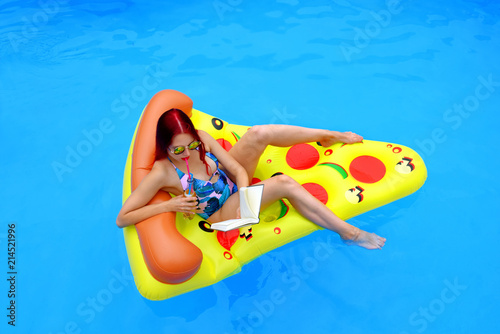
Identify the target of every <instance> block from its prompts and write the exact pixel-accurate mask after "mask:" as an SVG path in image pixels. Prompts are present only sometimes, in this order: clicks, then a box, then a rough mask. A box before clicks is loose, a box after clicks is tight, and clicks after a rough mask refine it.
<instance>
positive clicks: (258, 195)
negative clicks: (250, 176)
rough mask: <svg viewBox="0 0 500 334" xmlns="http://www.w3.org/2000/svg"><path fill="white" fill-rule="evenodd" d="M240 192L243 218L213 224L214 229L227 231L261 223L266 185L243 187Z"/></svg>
mask: <svg viewBox="0 0 500 334" xmlns="http://www.w3.org/2000/svg"><path fill="white" fill-rule="evenodd" d="M238 192H239V194H240V215H241V218H240V219H229V220H225V221H222V222H218V223H214V224H212V226H211V229H212V230H219V231H223V232H226V231H230V230H234V229H237V228H240V227H245V226H249V225H253V224H257V223H259V221H260V220H259V213H260V203H261V201H262V193H263V192H264V185H263V184H256V185H253V186H248V187H241V188H240V189H239V190H238Z"/></svg>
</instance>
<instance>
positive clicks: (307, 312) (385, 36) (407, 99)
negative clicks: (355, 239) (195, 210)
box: [0, 0, 500, 334]
mask: <svg viewBox="0 0 500 334" xmlns="http://www.w3.org/2000/svg"><path fill="white" fill-rule="evenodd" d="M499 19H500V5H499V3H498V2H492V1H480V0H475V1H472V0H469V1H464V0H458V1H439V2H435V1H430V0H423V1H414V0H408V1H405V0H402V1H397V0H394V1H387V2H386V1H373V2H363V1H359V0H356V1H354V0H331V1H327V0H321V1H320V0H312V1H302V0H270V1H263V0H259V1H246V0H210V1H190V2H189V1H184V2H177V1H162V2H160V1H158V2H154V1H148V2H143V1H141V2H139V1H118V0H117V1H98V0H93V1H92V0H91V1H68V0H39V1H1V2H0V22H2V24H1V26H0V27H1V30H0V36H1V37H0V43H1V44H0V78H1V80H0V91H1V95H0V142H1V145H0V149H1V157H2V159H1V164H0V166H1V167H0V168H1V174H0V175H1V176H0V180H1V200H2V206H1V208H2V214H1V219H0V264H1V265H0V282H1V283H0V296H2V297H1V298H0V303H1V304H0V309H1V310H2V314H0V315H1V317H0V319H2V320H1V323H0V328H1V332H2V333H46V334H48V333H52V334H56V333H108V332H120V333H139V332H141V333H143V332H144V333H245V334H248V333H276V332H278V331H279V332H280V333H281V332H284V333H304V332H313V333H363V334H365V333H384V334H386V333H396V334H407V333H497V332H498V321H497V320H496V317H497V315H498V313H499V311H500V307H499V305H500V289H498V287H497V284H498V282H499V281H500V265H499V264H500V263H499V260H498V250H497V244H498V241H497V240H498V238H499V237H500V233H499V232H500V229H499V223H500V221H499V218H498V213H499V212H498V206H497V203H496V202H497V201H498V199H499V197H500V196H499V190H498V189H499V186H500V182H499V181H498V171H497V167H498V165H499V163H500V161H499V157H498V147H497V146H496V143H497V142H498V141H499V139H500V138H499V131H498V125H499V116H498V115H499V111H500V65H499V62H498V60H496V61H495V59H498V54H499V51H500V22H499ZM167 88H168V89H176V90H179V91H182V92H184V93H186V94H187V95H189V96H190V97H191V98H192V99H193V100H194V104H195V108H197V109H200V110H202V111H205V112H207V113H209V114H213V115H217V116H219V117H220V118H222V119H225V120H227V121H229V122H231V123H237V124H245V125H252V124H264V123H286V124H295V125H304V126H311V127H328V128H331V129H337V130H342V131H348V130H351V131H355V132H357V133H359V134H362V135H363V136H364V137H365V138H367V139H372V140H379V141H388V142H395V143H399V144H402V145H406V146H410V147H412V148H414V149H415V150H417V151H418V152H419V153H420V154H421V155H422V157H423V158H424V160H425V162H426V164H427V168H428V179H427V182H426V183H425V185H424V186H423V187H422V189H420V190H419V191H418V192H417V193H415V194H413V195H411V196H409V197H407V198H405V199H402V200H400V201H397V202H395V203H392V204H389V205H386V206H384V207H382V208H380V209H377V210H374V211H371V212H368V213H366V214H364V215H362V216H358V217H356V218H354V219H352V220H351V221H350V222H351V223H353V224H355V225H357V226H359V227H361V228H363V229H366V230H369V231H373V232H376V233H377V234H379V235H382V236H385V237H386V238H387V239H388V241H387V244H386V246H385V248H384V249H383V250H381V251H366V250H363V249H360V248H353V247H348V246H344V245H343V244H342V243H341V242H340V241H339V238H338V236H337V235H335V234H334V233H331V232H328V231H320V232H315V233H313V234H311V235H309V236H307V237H305V238H302V239H300V240H298V241H295V242H293V243H291V244H288V245H286V246H284V247H282V248H279V249H277V250H275V251H272V252H270V253H268V254H266V255H264V256H262V257H260V258H259V259H257V260H255V261H254V262H252V263H250V264H248V265H247V266H245V267H244V268H243V271H242V272H241V273H239V274H237V275H234V276H232V277H230V278H228V279H226V280H224V281H222V282H219V283H217V284H215V285H213V286H210V287H207V288H204V289H200V290H197V291H193V292H190V293H187V294H184V295H181V296H178V297H175V298H172V299H168V300H165V301H160V302H152V301H149V300H146V299H144V298H143V297H141V296H140V294H139V293H138V291H137V289H136V287H135V285H134V283H133V280H132V277H131V271H130V267H129V264H128V259H127V255H126V250H125V245H124V241H123V235H122V231H121V230H120V229H118V228H117V227H116V226H115V218H116V215H117V213H118V211H119V209H120V207H121V186H122V176H123V169H124V163H125V159H126V154H127V151H128V148H129V143H130V140H131V136H132V134H133V131H134V128H135V126H136V123H137V120H138V118H139V115H140V112H141V111H142V108H143V107H144V105H145V104H146V103H147V101H148V100H149V99H150V98H151V96H152V95H153V94H154V93H155V92H157V91H159V90H161V89H167ZM9 225H11V227H14V229H15V233H14V235H15V245H16V248H15V254H10V255H9V251H8V249H7V248H8V242H9V241H8V240H9V239H12V238H11V237H10V236H9V231H8V230H9ZM11 232H14V231H11ZM11 234H12V233H11ZM318 250H326V252H322V253H321V256H320V255H319V251H318ZM325 254H327V255H325ZM12 256H14V257H15V267H13V268H9V267H8V265H9V262H8V261H9V257H12ZM10 272H14V273H15V274H9V273H10ZM9 279H11V280H10V281H9ZM11 283H12V285H11ZM9 291H12V292H13V293H15V296H12V292H11V293H9ZM9 295H10V296H9ZM276 296H279V298H277V297H276ZM12 302H14V303H15V304H14V305H15V311H14V310H12V308H13V307H11V305H12V304H11V303H12ZM8 308H11V310H9V309H8ZM11 315H12V316H14V315H15V322H13V323H15V327H13V326H12V325H9V323H8V322H9V321H13V319H14V318H12V320H11V318H9V317H8V316H11Z"/></svg>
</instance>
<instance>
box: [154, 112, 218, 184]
mask: <svg viewBox="0 0 500 334" xmlns="http://www.w3.org/2000/svg"><path fill="white" fill-rule="evenodd" d="M181 133H187V134H190V135H191V136H193V137H194V139H195V140H199V141H200V142H201V145H200V146H199V148H198V152H199V154H200V160H201V161H203V163H204V164H205V166H206V167H207V174H210V173H209V168H210V167H209V165H208V163H207V162H206V161H205V154H206V150H205V145H204V144H203V141H202V140H201V138H200V136H199V135H198V132H197V131H196V129H195V128H194V125H193V122H191V119H190V118H189V117H188V115H186V114H185V113H184V112H183V111H182V110H180V109H170V110H167V111H165V112H164V113H163V115H161V116H160V118H159V119H158V125H157V126H156V152H155V161H156V160H161V159H165V158H167V157H168V147H169V146H170V145H171V144H172V140H173V138H174V136H176V135H178V134H181Z"/></svg>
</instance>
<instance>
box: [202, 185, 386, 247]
mask: <svg viewBox="0 0 500 334" xmlns="http://www.w3.org/2000/svg"><path fill="white" fill-rule="evenodd" d="M261 183H263V184H264V185H265V186H264V195H263V197H262V206H261V209H262V210H263V209H265V208H266V207H267V206H269V205H271V204H272V203H274V202H276V201H277V200H279V199H281V198H287V199H288V200H289V201H290V203H291V204H292V206H293V207H294V208H295V209H296V210H297V211H298V212H299V213H300V214H301V215H303V216H304V217H305V218H307V219H308V220H310V221H312V222H313V223H315V224H317V225H319V226H322V227H324V228H326V229H329V230H332V231H334V232H337V233H338V234H339V235H340V237H341V238H342V240H344V242H346V243H347V244H355V245H358V246H360V247H364V248H367V249H380V248H382V247H383V246H384V244H385V241H386V239H385V238H382V237H379V236H378V235H376V234H374V233H368V232H365V231H362V230H360V229H359V228H357V227H355V226H352V225H351V224H348V223H346V222H345V221H343V220H342V219H340V218H339V217H337V216H336V215H335V214H334V213H333V212H332V211H331V210H330V209H329V208H328V207H326V206H325V205H324V204H323V203H321V202H320V201H319V200H317V199H316V198H315V197H314V196H312V195H311V194H310V193H309V192H308V191H307V190H306V189H305V188H304V187H302V186H301V185H300V184H298V183H297V182H296V181H295V180H293V179H292V178H291V177H289V176H286V175H277V176H275V177H272V178H270V179H267V180H264V181H262V182H261ZM237 194H238V193H236V194H234V195H232V196H231V197H230V198H229V199H228V200H227V201H226V203H225V204H224V205H223V207H222V208H221V209H220V210H219V211H217V212H216V213H215V214H214V215H213V216H212V217H210V219H209V221H210V222H212V223H215V222H218V221H222V220H226V219H231V218H235V217H234V215H235V212H236V210H237V208H238V207H239V200H238V195H237Z"/></svg>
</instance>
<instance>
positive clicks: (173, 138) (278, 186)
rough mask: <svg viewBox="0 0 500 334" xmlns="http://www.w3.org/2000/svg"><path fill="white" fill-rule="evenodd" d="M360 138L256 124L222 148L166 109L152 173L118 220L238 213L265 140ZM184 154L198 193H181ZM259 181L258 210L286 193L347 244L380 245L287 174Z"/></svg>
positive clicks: (126, 222) (287, 142)
mask: <svg viewBox="0 0 500 334" xmlns="http://www.w3.org/2000/svg"><path fill="white" fill-rule="evenodd" d="M362 139H363V138H362V137H361V136H359V135H357V134H354V133H352V132H344V133H340V132H337V131H328V130H318V129H310V128H303V127H298V126H289V125H259V126H254V127H252V128H250V129H249V130H248V131H247V132H246V133H245V134H244V135H243V136H242V137H241V139H240V140H239V141H238V142H237V143H236V144H235V145H234V146H233V147H232V148H231V150H230V151H229V152H227V151H226V150H225V149H224V148H222V146H220V144H219V143H218V142H217V141H216V140H215V139H214V138H212V137H211V136H210V135H209V134H208V133H206V132H204V131H201V130H196V129H195V128H194V126H193V123H192V122H191V120H190V119H189V117H188V116H187V115H186V114H185V113H184V112H182V111H181V110H179V109H170V110H168V111H166V112H165V113H164V114H163V115H162V116H161V117H160V119H159V120H158V126H157V132H156V158H155V163H154V165H153V167H152V169H151V172H150V173H149V174H148V175H147V176H145V177H144V179H143V180H142V182H141V183H140V184H139V186H138V187H137V188H136V189H135V191H134V192H133V193H132V194H131V195H130V196H129V198H128V199H127V200H126V201H125V203H124V204H123V207H122V209H121V211H120V213H119V214H118V218H117V225H118V226H119V227H125V226H128V225H132V224H136V223H138V222H141V221H143V220H145V219H147V218H149V217H152V216H154V215H157V214H160V213H162V212H183V213H192V212H195V213H197V214H199V215H200V216H201V217H203V218H204V219H206V220H208V221H209V222H210V223H216V222H219V221H223V220H227V219H234V218H237V217H239V196H238V192H237V188H240V187H246V186H248V185H249V184H250V181H251V180H252V177H253V175H254V172H255V169H256V167H257V163H258V161H259V158H260V156H261V154H262V153H263V152H264V150H265V148H266V147H267V146H268V145H274V146H281V147H288V146H293V145H295V144H300V143H307V142H315V141H317V142H320V143H321V145H322V146H325V147H328V146H331V145H332V144H334V143H337V142H343V143H347V144H351V143H357V142H360V141H361V140H362ZM185 159H189V160H188V161H189V169H190V172H191V174H192V175H193V178H194V189H195V191H196V194H197V197H186V196H180V195H182V194H183V193H184V190H185V189H186V188H187V187H188V178H189V175H188V171H187V166H186V162H185ZM262 183H263V184H264V185H265V186H264V194H263V197H262V204H261V209H262V210H263V209H265V208H266V207H267V206H269V205H270V204H272V203H274V202H275V201H277V200H279V199H281V198H286V199H288V201H289V202H290V203H291V204H292V205H293V207H294V208H295V209H296V210H297V211H298V212H300V213H301V214H302V215H303V216H304V217H306V218H307V219H309V220H310V221H312V222H314V223H315V224H318V225H320V226H322V227H324V228H327V229H329V230H332V231H334V232H337V233H338V234H339V235H340V237H341V238H342V239H343V240H344V242H346V243H348V244H356V245H358V246H361V247H364V248H367V249H380V248H382V247H383V246H384V244H385V241H386V239H385V238H382V237H379V236H377V235H376V234H374V233H368V232H365V231H362V230H360V229H359V228H357V227H354V226H352V225H350V224H348V223H346V222H345V221H343V220H342V219H340V218H339V217H337V216H336V215H335V214H334V213H333V212H332V211H331V210H330V209H328V208H327V207H326V206H325V205H324V204H323V203H321V202H320V201H319V200H317V199H316V198H315V197H314V196H312V195H311V194H310V193H309V192H308V191H307V190H306V189H304V188H303V187H302V186H301V185H300V184H298V183H297V182H296V181H295V180H293V179H292V178H291V177H289V176H286V175H277V176H274V177H272V178H270V179H267V180H264V181H262ZM159 190H164V191H167V192H169V193H171V194H173V195H175V197H172V199H170V200H168V201H165V202H163V203H160V204H148V203H149V201H150V200H151V199H152V198H153V197H154V196H155V194H156V193H157V192H158V191H159Z"/></svg>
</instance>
